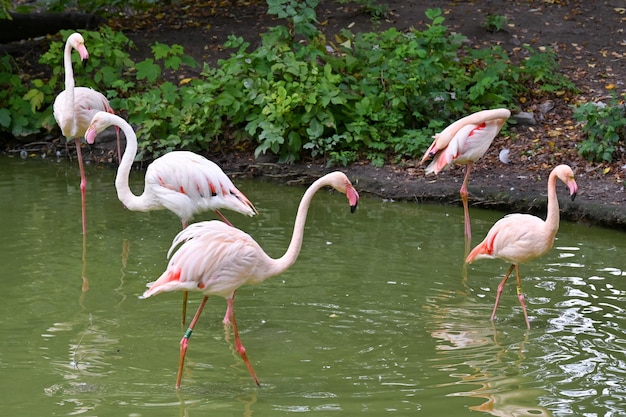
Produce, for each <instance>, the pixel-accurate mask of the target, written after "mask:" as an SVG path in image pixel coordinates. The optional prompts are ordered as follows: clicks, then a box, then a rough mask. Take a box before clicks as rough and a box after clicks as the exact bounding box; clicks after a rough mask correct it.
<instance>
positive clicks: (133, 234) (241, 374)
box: [0, 157, 626, 417]
mask: <svg viewBox="0 0 626 417" xmlns="http://www.w3.org/2000/svg"><path fill="white" fill-rule="evenodd" d="M114 176H115V171H114V170H113V169H112V168H108V167H100V166H98V167H93V166H88V167H87V178H88V181H89V185H88V189H87V230H88V235H87V238H86V244H85V245H84V246H83V238H82V233H81V214H80V191H79V188H78V184H79V176H78V168H77V166H76V164H75V163H70V162H68V161H66V160H62V161H55V160H46V161H42V160H39V159H37V158H29V159H27V160H22V159H19V158H8V157H2V158H1V159H0V213H1V217H0V230H1V234H0V259H1V262H2V266H3V268H4V273H3V274H2V288H3V290H2V292H1V293H0V336H1V338H0V346H1V347H0V373H1V375H2V377H1V378H0V392H2V398H3V399H2V402H1V403H0V414H1V415H3V416H12V417H21V416H25V417H26V416H28V417H31V416H69V415H84V416H134V417H137V416H151V417H159V416H206V415H213V416H286V415H294V414H298V413H305V414H306V415H311V416H337V415H345V416H350V415H356V414H357V413H360V414H369V415H374V416H380V415H386V414H388V415H425V416H436V415H443V416H465V415H474V416H475V415H480V414H481V413H482V414H485V415H489V414H491V415H497V416H537V415H539V416H565V415H578V416H583V415H584V416H618V415H624V414H625V413H626V357H625V356H624V350H625V348H626V337H624V330H623V329H625V328H626V312H625V311H624V308H625V305H626V304H625V300H626V285H625V282H624V278H625V276H626V260H625V258H624V253H626V239H625V238H624V234H623V233H620V232H615V231H612V230H607V229H602V228H597V227H589V226H583V225H578V224H573V223H567V222H562V223H561V228H560V231H559V234H558V236H557V241H556V242H555V246H554V248H553V249H552V251H550V252H549V253H548V254H547V255H546V256H544V257H543V258H541V259H539V260H536V261H533V262H531V263H529V264H526V265H522V267H521V272H522V275H523V278H524V280H523V289H524V292H525V294H526V302H527V306H528V314H529V317H530V321H531V329H530V330H527V329H526V325H525V323H524V319H523V316H522V312H521V308H520V306H519V304H518V302H517V297H516V296H515V285H514V282H513V280H512V282H510V283H509V284H507V287H506V288H505V291H504V293H503V296H502V300H501V302H500V307H499V309H498V315H497V318H496V320H495V321H494V322H493V323H492V322H491V321H490V320H489V318H490V315H491V309H492V307H493V302H494V299H495V290H496V287H497V285H498V283H499V282H500V280H501V279H502V275H503V274H504V272H505V271H506V269H507V267H508V265H507V264H506V263H504V262H502V261H499V260H483V261H477V262H476V263H474V264H472V265H470V266H468V267H464V265H463V254H464V241H463V210H462V208H460V207H449V206H434V205H420V204H414V203H400V202H390V201H381V200H380V199H379V198H373V197H368V196H367V195H362V196H361V202H360V204H359V208H358V210H357V211H356V213H355V214H350V210H349V207H348V204H347V200H346V199H345V197H344V196H341V195H339V194H337V193H333V192H325V191H324V192H319V193H318V194H317V195H316V196H315V198H314V199H313V203H312V206H311V209H310V212H309V217H308V220H307V227H306V231H305V237H304V244H303V248H302V252H301V254H300V257H299V258H298V260H297V262H296V263H295V265H294V266H293V267H292V268H290V269H289V270H288V271H287V272H285V273H284V274H282V275H280V276H277V277H274V278H271V279H269V280H267V281H265V282H264V283H262V284H261V285H258V286H250V287H242V288H241V289H240V290H239V291H238V295H237V300H236V302H235V312H236V314H237V323H238V326H239V329H240V332H241V338H242V342H243V344H244V345H245V347H246V349H247V353H248V357H249V359H250V361H251V363H252V365H253V366H254V368H255V371H256V373H257V375H258V377H259V380H260V383H261V386H260V387H257V386H256V385H255V384H254V382H253V380H252V378H251V377H250V374H249V373H248V371H247V369H246V367H245V365H244V364H243V362H242V360H241V358H240V357H239V356H238V355H237V353H236V351H235V350H234V346H233V341H232V335H231V334H230V333H228V332H227V331H226V330H225V328H224V325H223V324H222V318H223V315H224V312H225V310H226V302H225V301H224V299H222V298H220V297H213V298H210V299H209V302H208V304H207V307H206V308H205V310H204V313H203V314H202V316H201V317H200V320H199V323H198V326H197V327H196V330H195V332H194V336H193V337H192V338H191V340H190V344H189V350H188V353H187V361H186V364H185V369H184V374H183V381H182V387H181V389H180V390H178V391H177V390H176V389H175V388H174V384H175V379H176V368H177V365H178V353H179V341H180V339H181V337H182V335H183V333H184V330H185V328H184V327H183V326H182V325H181V323H180V307H181V299H182V296H181V294H180V293H166V294H160V295H158V296H155V297H152V298H148V299H145V300H142V299H139V295H141V294H142V293H143V291H144V290H145V288H146V283H147V282H150V281H152V280H154V279H155V278H156V277H158V276H159V275H160V274H161V273H162V272H163V270H164V269H165V267H166V265H167V259H166V253H167V250H168V248H169V246H170V244H171V242H172V239H173V237H174V236H175V235H176V233H177V232H178V231H179V230H180V222H179V220H178V219H177V218H176V216H175V215H174V214H172V213H170V212H167V211H156V212H150V213H138V212H131V211H128V210H126V209H124V208H123V206H122V205H121V203H120V202H119V201H118V200H117V197H116V193H115V189H114V185H113V179H114ZM235 183H236V185H237V186H238V187H239V189H240V190H242V191H243V192H244V193H245V194H246V195H247V196H248V197H249V198H250V200H251V201H253V202H254V204H255V205H256V207H257V208H258V209H259V215H258V216H256V217H254V218H246V217H244V216H242V215H239V214H237V213H225V214H226V215H227V217H228V218H229V220H230V221H231V222H233V224H235V225H236V226H237V227H239V228H241V229H243V230H245V231H246V232H248V233H249V234H251V235H252V236H253V237H254V238H255V239H256V240H257V241H258V242H259V243H260V244H261V246H263V248H264V249H265V250H266V252H267V253H268V254H270V255H271V256H273V257H278V256H280V255H282V254H283V253H284V251H285V250H286V248H287V245H288V242H289V239H290V237H291V230H292V227H293V220H294V216H295V209H296V206H297V203H298V202H299V199H300V197H301V196H302V193H303V190H304V189H303V188H300V187H287V186H279V185H276V184H272V183H268V182H263V181H260V180H254V181H253V180H241V181H240V180H237V181H235ZM355 186H356V188H357V190H358V183H357V182H356V181H355ZM142 187H143V173H142V172H133V174H132V176H131V188H133V190H134V191H135V192H136V193H139V192H141V189H142ZM581 191H582V192H584V190H581ZM503 214H504V213H498V212H492V211H485V210H478V209H471V216H472V226H473V229H472V232H473V235H474V243H478V241H480V239H482V237H483V236H484V235H485V234H486V232H487V230H488V229H489V228H490V227H491V225H492V224H493V223H494V222H495V221H496V220H497V219H498V218H500V217H501V216H502V215H503ZM212 218H214V215H213V214H212V213H204V214H203V215H202V216H197V218H196V219H195V220H196V221H199V220H208V219H212ZM189 299H190V301H189V310H190V312H193V311H195V309H196V307H197V305H198V303H199V301H200V300H201V294H199V293H192V294H190V297H189Z"/></svg>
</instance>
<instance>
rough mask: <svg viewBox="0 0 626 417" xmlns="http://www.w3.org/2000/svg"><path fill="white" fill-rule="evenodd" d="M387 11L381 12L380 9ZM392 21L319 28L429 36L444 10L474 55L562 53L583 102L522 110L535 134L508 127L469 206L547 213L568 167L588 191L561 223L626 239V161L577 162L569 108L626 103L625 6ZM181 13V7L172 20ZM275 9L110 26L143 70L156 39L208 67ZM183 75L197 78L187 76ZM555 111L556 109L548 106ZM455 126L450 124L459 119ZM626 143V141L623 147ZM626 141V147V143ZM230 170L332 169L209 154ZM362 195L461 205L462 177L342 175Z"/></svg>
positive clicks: (379, 172) (517, 4)
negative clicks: (613, 98) (500, 26)
mask: <svg viewBox="0 0 626 417" xmlns="http://www.w3.org/2000/svg"><path fill="white" fill-rule="evenodd" d="M380 3H381V4H382V3H383V2H380ZM385 4H387V5H388V6H389V12H390V13H389V15H388V16H387V17H386V18H383V19H380V20H378V21H375V20H372V16H371V14H368V13H367V12H366V11H365V10H364V9H363V7H362V6H359V5H357V4H353V3H348V4H343V5H342V4H338V3H336V2H334V1H330V0H321V1H320V4H319V6H318V7H317V9H316V11H317V17H318V20H319V22H320V26H321V27H322V28H324V30H325V32H326V34H327V37H328V38H329V39H332V38H331V36H332V35H333V34H335V33H338V32H339V31H340V30H342V29H350V30H351V31H352V32H358V31H372V30H384V29H387V28H389V27H391V26H394V27H396V28H398V29H399V30H406V29H409V28H411V27H415V28H417V29H423V28H425V24H426V23H427V22H428V20H427V18H426V16H425V11H426V10H427V9H429V8H433V7H439V8H441V9H442V10H443V11H444V16H445V18H446V20H445V23H444V24H445V25H446V26H447V27H448V28H449V29H450V30H451V31H453V32H457V33H461V34H463V35H465V36H466V37H467V38H468V40H469V41H470V42H471V43H472V44H475V45H482V46H485V45H489V44H498V45H501V46H502V47H504V48H506V49H507V50H508V51H509V53H510V56H511V57H512V59H513V60H514V61H515V59H521V58H520V57H521V55H520V54H521V52H520V50H521V49H522V48H521V46H522V45H523V44H529V45H531V46H532V47H533V48H535V49H538V48H541V47H543V46H546V47H551V48H553V49H554V50H555V51H556V52H557V54H558V58H559V67H560V70H561V71H562V72H563V73H564V74H566V75H567V76H568V77H569V78H570V79H572V81H574V83H575V84H576V85H577V87H578V88H579V89H580V91H581V92H580V94H579V95H577V96H576V97H566V96H562V97H558V96H555V97H549V98H546V99H545V100H542V102H527V103H525V104H524V105H523V107H521V108H519V109H512V110H513V113H515V112H516V111H525V112H532V113H533V114H534V115H535V117H536V119H537V120H538V122H537V123H536V124H535V125H522V124H517V125H513V124H509V132H510V134H508V135H506V136H503V135H500V136H498V137H497V138H496V139H495V140H494V143H493V144H492V146H491V148H490V150H489V151H488V152H487V154H486V155H485V156H484V157H483V158H481V159H480V160H479V161H478V162H477V163H476V164H475V166H474V168H473V169H472V175H471V178H470V183H469V190H470V193H471V196H470V204H471V206H474V207H487V208H496V209H499V210H503V211H506V212H511V211H516V212H531V213H535V214H538V215H540V216H543V215H545V205H546V181H547V177H548V174H549V172H550V170H551V169H552V168H553V167H554V166H556V165H558V164H561V163H566V164H568V165H570V166H572V168H573V169H574V172H575V173H576V181H577V183H578V186H579V192H578V196H577V198H576V200H575V201H574V202H570V201H569V199H567V198H566V197H567V193H566V191H565V190H566V188H565V186H562V187H560V188H559V197H560V202H561V213H562V218H564V219H568V220H572V221H578V222H583V223H589V224H594V225H602V226H608V227H611V228H616V229H620V230H626V190H625V189H624V188H625V184H626V151H624V150H623V149H622V151H621V153H620V155H619V157H618V160H616V161H614V162H613V163H611V164H607V163H603V164H596V163H589V162H588V161H586V160H584V159H582V158H580V157H579V156H578V155H577V153H576V144H577V143H579V142H580V141H581V140H582V138H581V134H582V133H581V129H580V126H577V125H576V122H575V121H574V120H573V118H572V108H571V106H572V105H573V104H575V103H578V102H587V101H602V100H606V99H607V98H608V97H610V94H611V93H617V94H622V95H623V94H624V93H626V84H625V83H626V10H625V7H626V4H625V3H624V0H597V1H596V0H579V1H576V0H523V1H522V0H515V1H513V0H475V1H462V0H457V1H454V0H448V1H421V0H420V1H416V0H415V1H409V0H389V1H386V2H385ZM172 9H174V10H173V11H172ZM266 11H267V5H266V3H265V2H256V1H251V2H246V1H242V0H238V1H237V0H232V1H231V2H228V1H222V2H221V4H219V5H217V4H213V3H212V2H210V1H208V2H201V3H195V2H185V1H183V3H182V5H180V4H179V5H175V6H171V7H170V9H169V10H166V11H164V12H163V13H154V12H152V13H150V14H145V15H143V14H142V15H135V16H127V17H124V18H119V19H115V20H109V21H108V22H107V24H109V25H110V26H112V27H114V28H116V29H118V30H121V31H124V32H125V34H126V35H127V36H128V37H129V38H130V39H131V40H133V42H134V43H135V44H136V46H137V50H136V51H134V52H133V53H132V54H131V55H132V58H133V59H135V60H136V61H139V60H141V59H143V57H148V56H151V55H152V54H151V52H150V50H149V45H151V44H153V43H154V42H156V41H159V42H163V43H168V44H180V45H182V46H184V48H185V52H186V53H187V54H190V55H192V56H194V57H195V58H196V59H197V60H198V61H201V62H202V61H205V62H209V63H211V64H214V63H216V61H217V59H219V58H224V57H227V56H228V54H229V53H230V52H229V51H225V50H224V49H223V48H222V46H221V45H222V44H223V43H224V42H225V41H226V39H227V37H228V35H230V34H235V35H237V36H241V37H243V38H244V39H246V40H248V41H249V42H251V44H252V47H255V46H257V45H258V44H259V43H260V38H259V34H260V33H262V32H264V31H265V30H266V29H267V28H268V27H270V26H273V25H275V24H277V23H278V22H277V21H275V20H273V18H272V17H271V16H268V15H266ZM490 14H491V15H503V16H505V17H506V19H507V22H508V24H507V26H506V27H504V30H502V31H499V32H496V33H492V32H489V31H487V30H486V29H485V28H484V27H483V25H484V23H485V19H486V16H487V15H490ZM179 75H180V77H181V78H182V77H185V76H188V75H189V74H179ZM542 104H543V105H546V104H550V105H549V106H548V107H549V108H550V109H549V110H548V111H545V110H543V111H542V110H541V107H542ZM451 122H452V121H451ZM625 140H626V139H625ZM622 143H624V141H622ZM504 148H507V149H509V150H510V160H511V162H510V163H508V164H503V163H501V162H500V161H499V158H498V154H499V152H500V150H502V149H504ZM207 156H209V157H210V158H211V159H213V160H215V161H216V162H217V163H219V164H220V165H221V166H222V168H223V169H224V171H226V172H228V173H231V174H233V175H247V176H255V177H266V178H271V179H273V180H275V181H283V182H289V183H303V184H306V183H309V182H311V181H312V180H313V179H314V178H316V177H318V176H319V175H320V174H322V173H324V172H327V171H330V170H332V169H330V168H325V167H324V163H323V161H306V162H304V163H301V164H296V165H281V164H277V163H275V162H274V161H272V160H271V158H264V159H263V160H262V161H260V160H254V159H253V158H252V156H250V155H241V154H229V155H223V154H210V155H207ZM339 169H341V170H342V171H345V172H346V173H347V174H348V175H349V176H350V178H351V179H353V180H354V182H355V185H356V184H358V185H356V187H357V189H358V190H359V192H360V193H362V194H364V193H367V194H371V195H375V196H379V197H380V198H385V199H392V200H408V201H417V202H427V201H431V202H438V203H444V204H460V197H459V194H458V191H459V188H460V185H461V182H462V180H463V175H464V171H463V170H464V168H463V167H458V166H456V167H451V168H450V169H448V170H446V171H444V172H442V173H440V174H438V175H437V176H428V177H427V176H425V175H424V167H422V166H419V164H418V161H404V162H403V163H401V164H395V165H386V166H384V167H382V168H376V167H373V166H371V165H370V164H368V163H357V164H354V165H352V166H349V167H340V168H339Z"/></svg>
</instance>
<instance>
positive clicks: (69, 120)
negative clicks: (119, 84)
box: [53, 33, 119, 235]
mask: <svg viewBox="0 0 626 417" xmlns="http://www.w3.org/2000/svg"><path fill="white" fill-rule="evenodd" d="M72 49H75V50H76V51H77V52H78V54H79V55H80V59H81V60H82V61H83V62H84V61H85V60H86V59H88V58H89V53H88V52H87V48H86V47H85V40H84V39H83V36H82V35H81V34H80V33H72V34H71V35H70V36H69V37H68V38H67V41H66V42H65V49H64V53H63V65H64V67H65V90H63V91H61V92H60V93H59V95H57V97H56V99H55V100H54V105H53V113H54V119H55V120H56V122H57V124H58V125H59V127H60V128H61V132H62V133H63V136H65V137H66V138H67V140H68V141H69V140H70V139H72V138H73V139H74V143H75V144H76V157H77V159H78V168H79V170H80V194H81V208H82V218H83V235H86V234H87V221H86V213H85V211H86V208H85V192H86V190H87V179H86V177H85V168H84V167H83V155H82V151H81V149H80V138H81V137H82V136H83V135H84V134H85V131H86V130H87V127H88V126H89V122H90V121H91V118H92V117H93V115H94V113H95V112H97V111H101V110H103V111H107V112H110V113H113V109H112V108H111V106H110V105H109V101H108V100H107V98H106V97H105V96H104V95H102V94H101V93H99V92H97V91H95V90H93V89H91V88H87V87H75V86H74V84H75V83H74V70H73V69H72ZM118 146H119V140H118Z"/></svg>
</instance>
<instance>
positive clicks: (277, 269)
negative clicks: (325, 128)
mask: <svg viewBox="0 0 626 417" xmlns="http://www.w3.org/2000/svg"><path fill="white" fill-rule="evenodd" d="M325 185H329V184H328V183H327V179H326V178H324V177H322V178H319V179H318V180H317V181H315V182H314V183H313V184H311V185H310V186H309V188H307V190H306V192H305V193H304V195H303V196H302V200H300V205H299V206H298V212H297V214H296V221H295V223H294V226H293V234H292V235H291V242H289V247H288V248H287V251H286V252H285V254H284V255H283V256H281V257H280V258H278V259H272V261H273V262H272V264H273V271H272V272H271V275H270V276H273V275H278V274H280V273H282V272H284V271H285V270H287V269H288V268H289V267H290V266H291V265H293V264H294V263H295V262H296V259H297V258H298V255H299V254H300V249H301V248H302V240H303V238H304V225H305V223H306V217H307V213H308V212H309V206H310V205H311V200H312V199H313V195H315V193H316V192H317V191H318V190H319V189H320V188H322V187H324V186H325Z"/></svg>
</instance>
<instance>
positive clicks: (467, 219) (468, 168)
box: [459, 162, 472, 247]
mask: <svg viewBox="0 0 626 417" xmlns="http://www.w3.org/2000/svg"><path fill="white" fill-rule="evenodd" d="M471 169H472V163H471V162H470V163H468V164H467V165H466V166H465V178H463V185H461V189H460V190H459V194H461V200H462V201H463V215H464V224H465V243H466V245H465V246H467V247H469V242H470V241H471V240H472V227H471V225H470V217H469V207H468V202H467V197H468V196H469V192H468V190H467V183H468V182H469V176H470V171H471Z"/></svg>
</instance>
